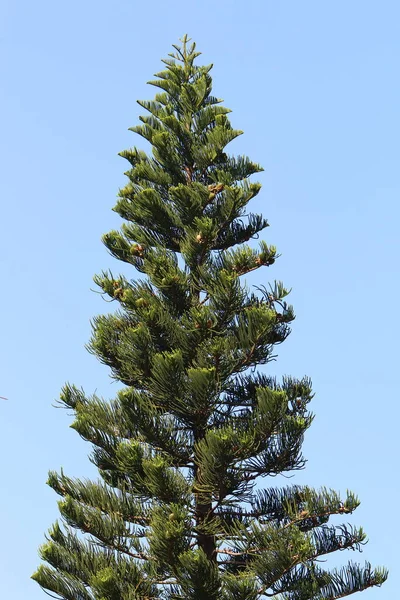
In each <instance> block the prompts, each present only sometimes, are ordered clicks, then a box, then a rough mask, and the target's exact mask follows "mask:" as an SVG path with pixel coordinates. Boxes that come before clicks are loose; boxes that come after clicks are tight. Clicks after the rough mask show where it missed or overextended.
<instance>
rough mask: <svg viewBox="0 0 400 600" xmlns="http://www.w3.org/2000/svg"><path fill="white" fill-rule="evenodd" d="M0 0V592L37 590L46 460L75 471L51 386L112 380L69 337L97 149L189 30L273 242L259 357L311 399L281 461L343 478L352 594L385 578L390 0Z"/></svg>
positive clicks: (98, 262)
mask: <svg viewBox="0 0 400 600" xmlns="http://www.w3.org/2000/svg"><path fill="white" fill-rule="evenodd" d="M0 13H1V14H0V52H1V57H2V58H1V65H0V70H1V72H0V88H1V89H0V106H1V113H0V114H1V136H0V161H1V170H2V176H1V179H0V194H1V196H0V197H1V217H0V219H1V220H0V223H1V235H0V245H1V248H0V261H1V262H0V265H1V271H0V273H1V295H0V303H1V309H0V315H1V317H0V319H1V346H0V353H1V356H0V365H1V368H0V375H1V376H0V395H2V396H7V397H8V400H7V401H0V424H1V435H0V461H1V464H0V474H1V480H0V487H1V493H0V514H1V521H2V531H1V538H2V544H1V549H0V597H1V598H12V599H13V600H25V599H26V598H29V599H30V600H39V599H40V598H45V597H46V596H45V595H44V592H42V591H41V590H40V588H39V586H37V584H35V583H34V582H32V581H30V579H29V577H30V575H31V573H32V572H33V570H34V569H35V568H36V566H37V564H38V556H37V547H38V545H39V544H40V543H41V542H42V541H43V536H44V532H45V531H46V530H47V528H48V527H49V526H50V525H51V523H52V521H53V520H54V519H55V518H56V517H57V507H56V500H57V498H56V495H55V494H54V493H53V492H52V491H51V490H50V489H49V488H47V486H46V485H45V481H46V475H47V470H48V469H49V468H52V469H58V468H60V467H61V466H62V467H63V468H64V469H65V472H66V473H67V474H68V475H71V476H84V475H88V474H91V473H92V467H91V466H90V464H89V462H88V460H87V458H86V456H87V454H88V452H89V446H88V444H86V443H84V442H82V441H81V440H80V439H79V437H78V436H77V434H75V432H73V431H72V430H70V429H69V428H68V425H69V423H70V421H71V419H70V417H69V416H68V415H67V414H66V413H65V412H63V411H61V410H56V409H55V408H53V407H52V403H54V401H55V400H56V399H57V397H58V394H59V390H60V388H61V386H62V384H63V383H64V382H65V381H66V380H68V381H71V382H74V383H75V384H77V385H82V386H83V387H84V388H85V390H86V391H87V392H88V393H91V392H93V391H94V390H95V389H97V392H98V393H99V394H102V395H104V396H105V397H111V396H112V395H113V393H114V392H115V389H116V388H115V384H112V383H111V381H110V379H109V375H108V372H107V369H106V367H103V366H102V365H100V364H98V363H97V362H96V360H95V359H94V358H93V357H92V356H91V355H89V354H88V353H87V352H86V351H85V349H84V344H85V343H86V341H87V340H88V338H89V332H90V326H89V320H90V318H91V317H92V316H94V315H95V314H97V313H100V312H105V311H108V310H110V306H109V305H108V304H105V303H104V302H103V301H102V300H101V298H100V296H98V295H96V294H94V293H93V292H91V291H90V288H91V287H92V288H93V287H94V286H93V283H92V276H93V274H94V273H96V272H99V271H100V270H101V269H103V268H109V267H111V268H113V269H114V271H115V272H118V271H119V270H121V269H120V266H119V265H118V263H117V261H115V260H113V259H112V258H111V257H109V256H108V254H107V252H106V250H105V248H104V247H103V246H102V244H101V242H100V236H101V234H102V233H104V232H106V231H108V230H110V229H112V228H115V227H118V225H119V222H120V221H119V218H118V217H117V216H116V215H115V213H113V212H111V208H112V206H113V205H114V203H115V197H116V193H117V190H118V188H119V187H121V186H122V185H123V184H124V176H123V171H124V170H125V168H126V164H124V161H123V160H122V159H121V158H119V157H118V156H117V153H118V152H119V151H120V150H123V149H125V148H127V147H129V146H131V145H134V144H139V145H140V143H141V140H140V138H137V139H135V136H134V134H132V133H130V132H128V131H127V128H128V127H130V126H133V125H135V124H136V122H137V117H138V114H139V107H138V105H137V104H136V102H135V100H136V99H137V98H141V99H148V98H151V97H152V96H153V95H154V91H155V90H154V88H151V87H149V86H146V85H145V82H146V81H147V80H149V79H151V78H152V75H153V73H155V72H156V71H158V70H159V69H160V66H161V64H160V58H161V57H164V56H166V54H167V53H168V52H169V51H170V45H171V44H172V43H176V42H177V40H178V38H179V37H181V36H182V35H183V33H185V32H188V33H189V35H191V36H192V37H193V38H194V39H195V40H196V41H197V43H198V48H199V50H201V51H203V57H202V59H203V60H204V62H205V63H208V62H214V64H215V68H214V70H213V75H214V90H215V93H216V95H218V96H220V97H223V98H224V100H225V105H227V106H229V107H230V108H232V109H233V113H232V115H231V117H232V123H233V125H234V126H235V127H237V128H240V129H244V131H245V135H244V136H242V137H241V138H239V139H238V140H236V141H235V142H234V143H233V144H232V148H231V149H232V152H233V151H238V152H241V153H247V154H248V155H249V156H250V157H251V158H252V159H253V160H256V161H258V162H260V163H262V164H263V166H264V167H265V172H264V173H263V174H262V176H261V178H260V179H261V181H262V183H263V185H264V187H263V191H262V193H261V194H260V195H259V196H258V198H257V201H255V202H254V206H253V208H254V209H255V210H256V209H260V210H262V212H263V213H264V215H265V216H266V217H267V218H268V219H269V221H270V225H271V227H270V229H268V230H267V231H266V234H265V239H267V240H268V242H270V243H274V244H276V245H277V247H278V250H279V251H280V252H281V253H282V257H281V258H280V260H279V261H278V262H277V263H276V265H274V267H272V268H271V269H270V270H269V271H267V270H264V271H263V273H262V278H263V281H264V283H265V282H266V281H268V280H273V279H282V280H284V282H285V283H286V284H287V285H288V286H290V287H292V288H293V292H292V296H291V301H292V303H293V304H294V307H295V310H296V314H297V320H296V321H295V322H294V326H293V333H292V335H291V337H290V338H289V340H288V341H287V342H286V343H285V344H284V345H283V346H282V347H281V348H280V349H279V360H278V361H277V362H276V363H274V364H271V365H270V366H269V367H268V369H269V371H270V372H271V373H272V372H273V373H276V374H278V375H280V374H283V373H287V374H292V375H296V376H302V375H303V374H308V375H310V376H311V377H312V379H313V382H314V388H315V392H316V397H315V400H314V411H315V413H316V419H315V422H314V424H313V426H312V428H311V430H310V431H309V433H308V436H307V440H306V444H305V453H306V456H307V458H308V464H307V467H306V469H305V471H304V472H302V473H300V474H298V475H296V477H295V478H294V479H292V480H291V482H292V483H296V482H302V483H303V482H308V483H310V484H312V485H315V486H319V485H327V486H330V487H334V488H337V489H339V490H342V491H345V490H346V489H347V488H350V489H352V490H354V491H355V492H357V493H358V494H359V495H360V497H361V500H362V504H361V507H360V508H359V509H358V510H357V511H356V512H355V513H354V515H353V516H352V517H351V522H352V523H354V524H360V525H363V526H364V527H365V529H366V531H367V533H368V535H369V538H370V542H369V544H368V545H367V546H366V548H365V550H364V553H363V555H361V556H360V560H362V561H364V559H368V560H370V561H371V562H372V563H374V564H384V565H386V566H387V567H389V569H390V570H391V574H390V579H389V581H388V583H387V584H386V585H385V586H384V587H382V588H381V589H380V590H379V589H374V590H370V591H367V592H365V595H363V596H362V598H365V599H366V600H367V599H368V600H373V599H375V598H376V599H381V600H385V599H390V600H392V599H393V598H396V597H397V594H396V593H395V590H398V589H399V587H400V575H399V570H398V564H397V563H398V555H399V551H398V540H399V534H400V532H399V519H398V515H397V509H398V498H399V493H400V489H399V483H398V471H399V469H398V448H399V442H398V429H399V417H400V415H399V385H398V371H399V367H398V361H399V351H398V344H399V338H400V336H399V334H400V331H399V319H398V317H396V310H395V305H396V302H397V301H396V298H399V292H400V290H399V268H398V263H399V258H400V256H399V236H398V228H399V218H400V212H399V192H400V185H399V159H400V147H399V140H400V120H399V106H400V77H399V62H400V35H399V34H400V4H399V3H398V2H397V0H380V1H379V2H378V1H372V0H371V1H369V0H334V1H333V0H332V1H331V0H327V1H321V0H314V1H312V0H301V1H300V0H287V1H280V2H277V1H274V2H272V1H271V0H258V1H257V0H247V1H246V2H236V0H230V1H229V2H228V1H227V0H219V1H218V0H212V1H211V0H201V1H189V0H186V1H183V0H179V1H173V0H170V1H169V2H161V0H153V1H152V2H135V1H134V0H113V1H112V2H111V1H109V0H107V1H106V0H96V1H94V0H84V1H82V0H81V1H80V2H78V1H77V0H69V2H66V1H64V2H63V1H61V2H54V0H36V1H35V2H33V1H32V0H1V1H0ZM132 275H134V273H132ZM254 282H257V283H261V282H262V280H261V275H260V274H258V275H257V278H256V279H254ZM111 308H113V307H111ZM273 483H274V484H277V485H286V484H287V483H289V482H288V481H287V480H286V479H283V478H281V479H276V480H274V481H273ZM348 558H351V559H357V558H358V557H357V556H355V555H353V554H352V553H351V555H350V556H348V555H347V554H340V556H339V559H340V560H341V561H342V562H344V561H345V560H347V559H348Z"/></svg>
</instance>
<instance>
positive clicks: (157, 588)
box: [33, 37, 386, 600]
mask: <svg viewBox="0 0 400 600" xmlns="http://www.w3.org/2000/svg"><path fill="white" fill-rule="evenodd" d="M174 48H175V52H174V53H173V54H171V55H169V58H168V59H166V60H164V61H163V62H164V63H165V70H163V71H162V72H160V73H158V74H157V75H156V79H155V80H154V81H152V82H150V83H151V84H152V85H154V86H156V87H157V88H159V93H157V95H156V96H155V99H154V100H153V101H149V102H147V101H146V102H140V105H141V106H142V107H143V108H144V109H145V110H146V111H147V114H146V116H143V117H141V124H140V125H139V126H137V127H134V128H132V130H133V131H134V132H136V133H137V134H139V135H141V136H142V137H144V138H145V140H147V142H149V144H150V145H151V147H152V154H151V155H149V154H146V153H145V152H143V151H141V150H138V149H136V148H134V149H132V150H128V151H126V152H123V153H122V156H123V157H124V158H126V159H127V160H128V162H129V163H130V168H129V170H128V172H127V173H126V174H127V176H128V178H129V183H128V184H127V186H126V187H125V188H124V189H122V190H121V192H120V195H119V200H118V202H117V205H116V207H115V210H116V211H117V212H118V213H119V214H120V215H121V217H123V219H124V220H125V222H124V224H123V225H122V227H121V231H112V232H111V233H109V234H108V235H106V236H105V237H104V243H105V245H106V246H107V248H108V249H109V251H110V252H111V253H112V254H113V255H114V256H115V257H116V258H118V259H119V260H122V261H125V262H127V263H129V264H130V265H132V266H133V267H135V269H136V270H137V271H139V273H141V274H142V276H143V277H142V278H138V279H135V280H133V281H128V280H127V279H126V278H124V277H121V276H114V275H112V274H111V273H103V274H102V275H100V276H98V277H96V282H97V284H98V285H99V286H100V288H101V289H102V291H103V292H104V294H105V295H107V296H108V297H109V298H111V299H113V300H115V302H116V303H117V304H118V306H119V310H118V311H117V312H115V313H113V314H109V315H106V316H101V317H98V318H96V319H95V320H94V323H93V337H92V340H91V343H90V349H91V351H92V352H93V353H94V354H95V355H96V356H97V357H98V358H99V359H100V360H101V361H102V362H103V363H105V364H106V365H108V366H109V367H110V368H111V371H112V374H113V377H115V378H116V379H117V380H118V381H120V382H122V383H123V384H124V386H125V387H124V389H123V390H122V391H120V392H118V394H117V397H116V398H115V399H114V400H112V401H110V402H108V401H105V400H103V399H101V398H99V397H97V396H91V397H87V396H85V395H84V393H83V392H82V391H80V390H79V389H77V388H75V387H73V386H69V385H67V386H66V387H65V388H64V390H63V392H62V396H61V401H62V403H63V404H64V405H65V406H66V407H68V408H70V409H73V411H74V413H75V421H74V423H73V425H72V427H73V428H75V429H76V431H77V432H78V433H79V434H80V435H81V436H82V437H83V438H84V439H85V440H88V441H89V442H91V443H92V444H93V448H94V449H93V453H92V456H91V459H92V461H93V462H94V463H95V465H97V467H98V469H99V474H100V479H99V480H98V481H95V482H92V481H87V480H78V479H70V478H69V477H67V476H66V475H64V473H63V472H61V473H60V474H57V473H53V472H52V473H50V476H49V484H50V486H51V487H52V488H53V489H54V490H55V491H56V492H57V493H58V494H59V495H60V496H61V497H62V499H61V501H60V502H59V508H60V513H61V517H62V521H63V523H62V525H59V524H58V523H56V524H55V525H54V526H53V528H52V529H51V530H50V532H49V535H48V541H47V543H46V544H45V545H44V546H42V548H41V556H42V558H43V560H44V561H45V562H46V563H47V564H44V565H42V566H40V567H39V569H38V571H37V572H36V573H35V575H34V576H33V577H34V579H35V580H36V581H37V582H38V583H39V584H40V585H41V586H42V587H43V588H45V589H46V590H48V591H49V592H51V593H52V594H56V595H57V596H58V597H61V598H64V599H65V600H134V599H143V600H145V599H146V600H150V599H156V598H164V599H170V600H178V599H182V600H217V599H218V600H221V599H222V600H257V599H260V598H265V597H275V598H277V599H278V600H306V599H331V600H333V599H334V598H342V597H344V596H347V595H350V594H352V593H354V592H357V591H361V590H364V589H366V588H369V587H371V586H375V585H380V584H381V583H382V582H383V581H384V580H385V579H386V571H385V570H384V569H375V570H373V569H372V568H371V566H370V565H369V564H368V563H367V564H366V565H365V566H359V565H357V564H354V563H348V564H347V566H345V567H344V568H343V569H341V570H331V571H330V570H328V569H326V568H325V567H324V566H323V565H324V563H321V561H320V560H319V559H320V558H321V557H325V555H327V554H329V553H331V552H335V551H336V550H343V549H346V548H349V549H353V550H354V549H360V547H361V545H362V544H363V543H364V542H365V534H364V532H363V530H362V529H358V528H355V527H352V526H349V525H339V526H338V525H332V524H329V521H330V518H331V517H332V516H333V515H342V516H344V515H346V517H347V515H348V514H349V513H352V512H353V510H354V509H355V508H356V507H357V506H358V504H359V502H358V500H357V498H356V497H355V496H354V495H353V494H352V493H348V494H347V496H346V497H345V498H343V499H341V498H340V497H339V496H338V494H336V493H335V492H334V491H331V490H327V489H321V490H318V491H316V490H313V489H311V488H308V487H301V486H292V487H284V488H282V489H276V488H274V487H266V488H265V489H261V488H260V486H258V487H257V488H256V483H259V484H264V485H265V484H267V481H265V480H264V481H263V480H262V478H266V477H268V476H275V475H278V474H281V473H286V472H291V471H293V470H295V469H300V468H302V467H303V465H304V459H303V456H302V453H301V448H302V442H303V436H304V433H305V431H306V430H307V429H308V427H309V426H310V424H311V422H312V415H311V414H310V413H309V411H308V404H309V402H310V400H311V397H312V393H311V387H310V382H309V380H308V379H302V380H300V381H299V380H296V379H291V378H286V379H284V380H283V381H282V383H277V382H276V381H275V380H274V379H273V378H272V377H270V376H268V375H266V374H265V372H258V373H257V372H255V368H256V367H257V366H258V365H263V364H266V363H268V362H269V361H270V360H271V358H272V357H273V352H274V347H275V346H276V345H277V344H279V343H281V342H283V341H284V340H285V339H286V337H287V335H288V333H289V327H288V326H289V323H290V322H291V321H292V320H293V318H294V315H293V311H292V308H291V307H290V306H288V305H287V304H286V302H285V297H286V295H287V291H286V289H285V288H284V286H283V285H282V284H281V283H275V284H274V285H272V286H270V288H268V289H267V288H265V287H260V288H255V289H254V290H253V291H251V290H249V288H248V287H246V284H245V282H244V281H243V276H245V275H246V274H247V273H249V272H250V271H253V270H255V269H261V268H262V267H265V266H269V265H272V264H273V263H274V261H275V259H276V256H277V254H276V249H275V248H274V247H273V246H269V245H268V244H267V243H266V242H264V241H261V242H259V245H258V248H257V249H254V247H249V246H248V245H246V242H247V241H248V240H250V239H251V238H256V237H258V235H257V234H259V233H260V232H261V231H262V230H263V229H264V228H265V227H266V226H267V222H266V220H265V219H264V218H263V217H262V216H260V215H254V214H251V213H249V212H248V207H247V205H248V203H249V202H250V200H251V199H252V198H254V197H255V196H256V195H257V194H258V192H259V191H260V185H259V184H258V183H250V181H249V177H250V176H251V175H253V174H254V173H257V172H259V171H261V168H260V166H259V165H257V164H256V163H253V162H251V161H250V160H249V159H248V158H247V157H245V156H238V157H232V156H230V155H228V154H227V153H226V150H225V149H226V146H227V145H228V144H229V142H231V141H232V140H233V139H235V138H236V137H237V136H239V135H240V134H241V133H242V132H241V131H238V130H235V129H232V127H231V125H230V123H229V120H228V117H227V114H228V113H229V110H228V109H226V108H224V107H223V106H221V104H220V102H221V101H220V100H219V99H217V98H215V97H214V96H212V94H211V83H212V82H211V76H210V70H211V65H209V66H197V65H196V64H195V60H196V58H197V57H198V55H199V53H198V52H196V50H195V44H190V41H189V40H188V38H187V37H184V39H183V40H182V46H174Z"/></svg>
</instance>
